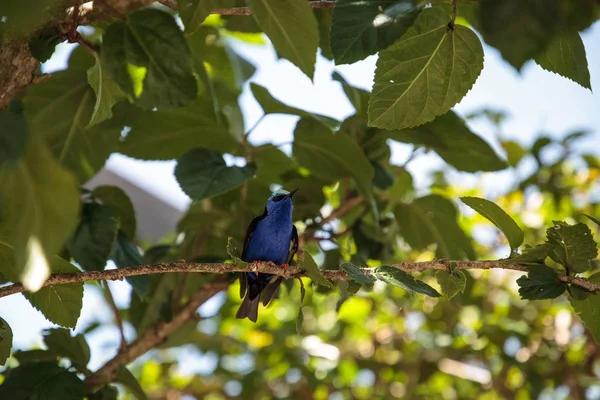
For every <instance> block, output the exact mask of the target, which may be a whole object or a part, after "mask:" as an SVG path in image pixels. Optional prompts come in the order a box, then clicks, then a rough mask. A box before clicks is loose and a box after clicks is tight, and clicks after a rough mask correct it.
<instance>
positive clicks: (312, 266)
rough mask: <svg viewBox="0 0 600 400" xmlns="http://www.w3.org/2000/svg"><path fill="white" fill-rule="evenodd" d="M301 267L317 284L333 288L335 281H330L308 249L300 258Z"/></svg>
mask: <svg viewBox="0 0 600 400" xmlns="http://www.w3.org/2000/svg"><path fill="white" fill-rule="evenodd" d="M299 264H300V267H301V268H302V269H304V270H305V271H306V274H307V275H308V277H309V278H310V279H311V280H312V281H313V282H314V283H316V284H318V285H322V286H327V287H329V288H333V287H334V286H333V283H331V282H329V281H328V280H327V279H326V278H325V277H324V276H323V274H322V273H321V270H320V269H319V266H318V265H317V263H316V262H315V260H314V259H313V257H312V256H311V255H310V253H308V252H307V251H305V252H304V254H303V256H302V257H301V260H300V263H299Z"/></svg>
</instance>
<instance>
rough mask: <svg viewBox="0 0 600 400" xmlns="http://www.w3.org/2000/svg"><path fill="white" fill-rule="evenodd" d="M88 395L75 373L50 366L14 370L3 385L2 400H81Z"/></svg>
mask: <svg viewBox="0 0 600 400" xmlns="http://www.w3.org/2000/svg"><path fill="white" fill-rule="evenodd" d="M85 393H86V389H85V385H84V384H83V381H82V380H81V379H79V378H78V377H77V375H75V373H73V372H69V371H68V370H66V369H64V368H62V367H60V366H58V365H56V363H49V362H37V363H27V364H24V365H20V366H18V367H17V368H14V369H11V370H9V371H8V374H7V375H6V378H5V379H4V382H3V383H2V385H0V398H2V399H61V400H81V399H83V398H84V397H85Z"/></svg>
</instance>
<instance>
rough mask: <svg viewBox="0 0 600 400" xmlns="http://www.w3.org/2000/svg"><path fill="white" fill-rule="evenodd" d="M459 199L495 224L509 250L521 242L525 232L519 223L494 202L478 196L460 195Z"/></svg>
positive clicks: (515, 247) (516, 247) (514, 248)
mask: <svg viewBox="0 0 600 400" xmlns="http://www.w3.org/2000/svg"><path fill="white" fill-rule="evenodd" d="M460 200H461V201H462V202H463V203H465V204H466V205H468V206H469V207H471V208H472V209H473V210H475V211H477V212H478V213H479V214H481V215H482V216H483V217H485V218H486V219H487V220H489V221H490V222H491V223H493V224H494V225H496V227H497V228H498V229H500V230H501V231H502V233H504V236H506V238H507V239H508V243H509V244H510V248H511V250H513V251H514V250H516V249H518V248H519V246H520V245H521V244H523V240H524V239H525V234H524V233H523V231H522V230H521V228H519V225H517V223H516V222H515V221H514V220H513V219H512V218H511V217H510V216H509V215H508V214H507V213H506V212H505V211H504V210H503V209H501V208H500V207H498V206H497V205H496V204H495V203H492V202H491V201H489V200H486V199H482V198H479V197H461V198H460Z"/></svg>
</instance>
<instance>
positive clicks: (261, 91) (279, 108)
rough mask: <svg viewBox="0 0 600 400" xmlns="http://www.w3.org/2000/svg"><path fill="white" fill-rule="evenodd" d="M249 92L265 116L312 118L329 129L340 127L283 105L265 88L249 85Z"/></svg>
mask: <svg viewBox="0 0 600 400" xmlns="http://www.w3.org/2000/svg"><path fill="white" fill-rule="evenodd" d="M250 90H252V94H253V95H254V98H255V99H256V101H258V104H260V106H261V107H262V109H263V111H264V113H265V114H291V115H298V116H300V117H302V118H312V119H315V120H317V121H319V122H321V123H323V124H325V125H327V126H328V127H330V128H331V129H337V128H338V127H339V126H340V122H339V121H337V120H335V119H333V118H330V117H326V116H324V115H319V114H313V113H309V112H308V111H304V110H300V109H299V108H295V107H290V106H288V105H287V104H283V103H282V102H281V101H279V100H277V99H276V98H274V97H273V96H272V95H271V93H270V92H269V90H268V89H267V88H265V87H263V86H260V85H257V84H256V83H250Z"/></svg>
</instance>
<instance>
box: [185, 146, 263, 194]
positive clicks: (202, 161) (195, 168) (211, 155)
mask: <svg viewBox="0 0 600 400" xmlns="http://www.w3.org/2000/svg"><path fill="white" fill-rule="evenodd" d="M254 172H255V167H254V166H253V165H252V164H249V165H246V166H245V167H236V166H231V167H228V166H227V164H225V160H223V157H222V156H221V154H219V153H217V152H216V151H214V150H210V149H203V148H197V149H194V150H192V151H190V152H188V153H186V154H184V156H183V157H181V158H180V159H179V160H178V161H177V167H176V168H175V177H176V178H177V181H178V182H179V185H181V189H182V190H183V191H184V192H185V193H186V194H187V195H188V196H190V197H191V198H192V199H193V200H202V199H206V198H208V197H212V196H216V195H218V194H220V193H223V192H226V191H229V190H231V189H233V188H235V187H238V186H239V185H241V184H242V183H244V182H245V181H247V180H248V179H250V178H251V177H252V176H253V175H254Z"/></svg>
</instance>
